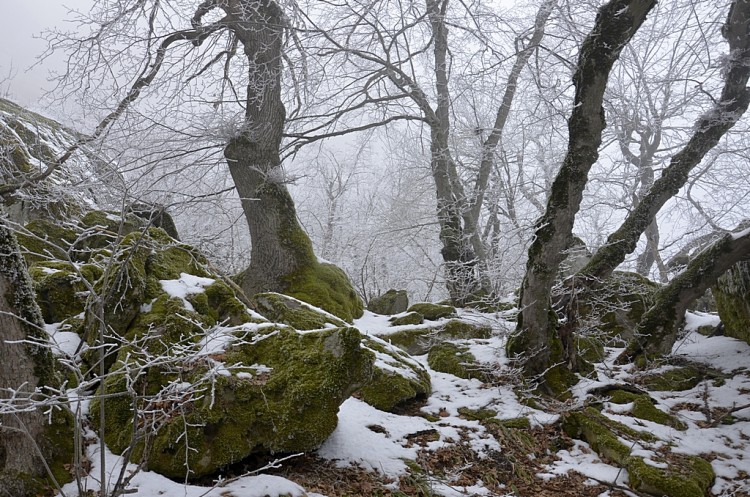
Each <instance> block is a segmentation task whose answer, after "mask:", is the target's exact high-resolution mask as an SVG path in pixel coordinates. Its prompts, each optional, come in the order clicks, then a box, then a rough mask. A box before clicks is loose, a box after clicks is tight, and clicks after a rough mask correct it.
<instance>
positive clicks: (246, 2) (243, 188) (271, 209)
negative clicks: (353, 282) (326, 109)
mask: <svg viewBox="0 0 750 497" xmlns="http://www.w3.org/2000/svg"><path fill="white" fill-rule="evenodd" d="M220 5H221V8H222V9H223V10H224V12H225V13H226V14H227V20H226V22H227V24H228V25H229V26H230V27H231V29H232V31H233V32H234V34H235V36H236V37H237V38H238V40H239V41H240V43H241V44H242V47H243V49H244V54H245V57H246V58H247V61H248V64H249V68H248V84H247V100H246V112H245V122H244V125H243V129H242V132H241V134H240V135H239V136H236V137H234V138H232V139H231V140H230V141H229V143H228V144H227V147H226V148H225V150H224V155H225V156H226V158H227V162H228V163H229V171H230V173H231V174H232V179H233V180H234V183H235V186H236V188H237V193H238V194H239V196H240V199H241V202H242V209H243V211H244V213H245V218H246V220H247V223H248V226H249V228H250V236H251V240H252V252H251V259H250V267H249V268H248V269H247V270H246V271H245V272H244V273H243V277H242V284H241V286H242V288H243V290H244V291H245V292H246V293H247V294H248V295H253V294H255V293H258V292H263V291H276V292H280V291H283V290H284V289H285V286H286V283H285V281H284V277H285V276H287V275H289V274H291V273H294V272H296V271H298V270H299V269H300V268H301V267H303V266H306V265H311V264H314V263H315V262H316V259H315V255H314V253H313V250H312V244H311V243H310V239H309V238H308V236H307V234H305V232H304V230H303V229H302V227H301V226H300V225H299V222H298V221H297V214H296V210H295V208H294V202H293V200H292V198H291V196H290V194H289V191H288V190H287V187H286V184H285V178H284V172H283V169H282V167H281V159H280V155H279V147H280V144H281V139H282V133H283V129H284V120H285V116H286V112H285V109H284V104H283V103H282V101H281V72H282V49H283V47H282V43H283V34H284V27H285V25H286V22H285V17H284V14H283V11H282V10H281V8H280V7H279V6H278V5H277V4H276V3H275V2H274V1H272V0H261V1H250V0H229V1H228V2H226V3H221V4H220Z"/></svg>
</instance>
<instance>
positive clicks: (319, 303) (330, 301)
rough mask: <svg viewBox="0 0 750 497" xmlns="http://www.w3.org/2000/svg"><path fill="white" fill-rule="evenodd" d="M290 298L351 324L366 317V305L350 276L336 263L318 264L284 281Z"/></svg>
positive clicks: (286, 292) (285, 291) (304, 268)
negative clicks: (364, 314)
mask: <svg viewBox="0 0 750 497" xmlns="http://www.w3.org/2000/svg"><path fill="white" fill-rule="evenodd" d="M284 279H285V280H286V283H287V287H286V289H285V290H284V293H285V294H286V295H289V296H291V297H294V298H296V299H299V300H302V301H304V302H307V303H308V304H311V305H314V306H315V307H320V308H321V309H323V310H325V311H327V312H330V313H331V314H333V315H334V316H338V317H339V318H341V319H343V320H344V321H346V322H349V323H351V322H352V321H353V320H354V319H357V318H360V317H362V314H363V313H364V310H365V304H364V302H363V301H362V299H361V298H360V297H359V295H358V294H357V292H356V291H355V290H354V287H353V286H352V284H351V282H350V281H349V278H348V277H347V276H346V273H344V271H342V270H341V269H340V268H338V267H336V266H334V265H333V264H327V263H314V264H310V265H307V266H304V267H303V268H302V269H300V270H299V271H298V272H296V273H294V274H290V275H288V276H286V277H285V278H284Z"/></svg>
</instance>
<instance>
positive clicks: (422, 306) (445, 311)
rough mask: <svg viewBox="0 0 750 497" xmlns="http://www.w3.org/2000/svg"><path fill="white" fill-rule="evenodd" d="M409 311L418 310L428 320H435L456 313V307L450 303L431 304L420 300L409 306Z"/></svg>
mask: <svg viewBox="0 0 750 497" xmlns="http://www.w3.org/2000/svg"><path fill="white" fill-rule="evenodd" d="M408 310H409V312H418V313H420V314H421V315H422V316H424V318H425V319H426V320H428V321H437V320H438V319H441V318H447V317H452V316H455V315H456V308H455V307H453V306H451V305H441V304H432V303H430V302H420V303H417V304H414V305H412V306H411V307H409V309H408Z"/></svg>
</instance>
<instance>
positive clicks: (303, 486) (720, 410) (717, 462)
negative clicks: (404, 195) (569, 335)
mask: <svg viewBox="0 0 750 497" xmlns="http://www.w3.org/2000/svg"><path fill="white" fill-rule="evenodd" d="M476 316H477V319H480V320H482V321H484V322H486V321H487V320H488V319H491V320H493V323H494V329H495V334H494V336H493V337H492V338H491V339H487V340H473V341H472V342H471V344H470V346H471V352H472V353H473V354H474V355H475V356H476V357H477V359H478V361H479V362H480V363H481V364H482V368H483V370H485V371H486V372H488V373H491V374H490V376H489V377H488V378H490V380H489V381H486V382H481V381H479V380H475V379H470V380H466V379H461V378H458V377H455V376H452V375H449V374H445V373H439V372H436V371H432V370H429V369H428V370H429V372H430V374H431V377H432V387H433V392H432V394H431V395H430V397H429V398H427V399H424V400H423V401H421V402H418V403H414V404H411V405H409V406H405V407H404V408H403V409H402V410H401V411H400V412H398V413H395V414H394V413H385V412H382V411H378V410H377V409H375V408H373V407H371V406H369V405H368V404H366V403H364V402H362V401H361V400H358V399H356V398H350V399H348V400H347V401H346V402H344V404H343V405H342V406H341V408H340V411H339V425H338V427H337V428H336V431H335V432H334V433H333V434H332V435H331V437H330V438H329V439H328V440H327V441H326V442H325V444H324V445H323V446H322V447H321V448H320V449H319V450H318V451H316V452H313V453H308V454H303V455H291V456H290V457H289V458H288V459H286V460H284V461H281V462H277V461H275V460H273V459H271V458H269V459H266V460H261V459H259V460H255V461H245V462H244V463H243V464H241V465H238V466H237V467H235V468H232V470H231V472H230V473H228V474H227V476H226V479H225V480H223V481H219V482H213V483H214V485H213V486H211V482H207V485H206V486H198V485H186V484H184V483H177V482H173V481H171V480H168V479H166V478H164V477H162V476H159V475H156V474H154V473H149V472H147V471H140V472H138V473H137V474H135V476H134V477H133V479H132V481H131V484H130V487H131V489H132V490H133V491H136V492H135V495H138V496H139V497H157V496H184V497H266V496H268V497H276V496H294V497H298V496H299V497H304V496H309V497H344V496H382V497H391V496H392V497H405V496H410V497H411V496H420V497H429V496H443V497H458V496H505V495H518V496H524V497H525V496H529V497H531V496H540V497H546V496H568V495H570V496H576V497H589V496H591V497H597V496H598V497H620V496H632V495H637V496H640V495H645V494H642V493H640V492H637V491H634V490H632V489H631V488H630V487H629V479H628V472H627V471H626V470H624V469H621V468H618V467H615V466H613V465H610V464H608V463H607V462H605V461H603V460H601V459H600V458H599V457H598V456H597V454H596V453H595V452H594V451H593V450H592V449H591V448H590V446H589V445H588V444H587V443H585V442H583V441H580V440H574V439H571V438H570V437H569V436H568V435H566V434H565V433H564V432H563V430H562V428H561V423H560V422H559V421H560V419H561V417H563V416H565V414H566V413H568V412H571V411H573V410H575V409H581V408H582V407H584V406H586V405H588V404H590V403H592V396H591V392H592V390H595V389H599V390H601V387H603V386H606V385H612V384H617V385H622V384H628V385H632V386H636V387H637V388H639V389H643V390H648V388H647V386H646V385H645V384H644V378H646V376H647V375H650V377H652V378H653V376H654V374H653V373H654V372H656V373H657V374H660V372H664V371H668V370H669V369H670V368H672V367H674V366H673V365H674V364H681V365H684V364H686V363H690V364H693V365H696V366H697V367H699V368H703V370H704V371H711V372H712V373H711V374H707V375H705V379H704V380H703V381H700V382H698V383H697V385H695V386H693V387H692V388H688V389H685V390H682V391H653V390H649V394H650V395H651V397H652V399H653V401H654V402H655V405H656V407H657V408H658V409H660V410H661V411H663V412H666V413H670V414H671V415H673V416H675V417H676V418H677V419H679V421H680V422H681V425H682V428H684V429H676V428H673V427H670V426H665V425H663V424H657V423H654V422H651V421H646V420H643V419H638V418H635V417H632V416H629V415H627V412H626V411H627V409H628V406H627V405H620V404H613V403H610V402H607V399H606V398H605V399H603V400H602V399H598V401H599V405H600V406H601V407H602V411H601V412H602V414H604V415H605V416H607V417H609V418H611V419H613V420H616V421H618V422H619V423H623V424H625V425H627V426H629V427H631V428H633V429H635V430H639V431H645V432H649V433H651V434H653V435H655V436H657V437H658V438H659V440H660V441H661V442H660V444H659V445H658V446H648V447H646V446H644V447H637V449H638V450H639V451H640V454H641V455H643V457H645V458H646V459H647V460H648V459H649V454H652V455H653V454H655V452H654V451H657V452H660V453H661V455H663V456H664V457H667V458H668V457H672V456H673V455H678V454H690V455H698V456H701V457H702V458H704V459H706V460H707V461H709V462H710V463H711V465H712V467H713V470H714V472H715V473H716V480H715V481H714V483H713V485H712V487H711V489H710V492H711V494H712V495H716V496H735V497H748V496H750V346H749V345H747V344H745V343H744V342H741V341H738V340H735V339H732V338H728V337H724V336H715V337H706V336H703V335H700V334H698V333H696V332H695V331H694V330H695V329H697V328H698V327H699V326H704V325H706V324H709V325H711V324H718V318H716V317H715V316H711V315H696V314H691V315H689V316H688V326H687V330H688V331H686V333H685V335H684V336H683V337H682V338H681V340H680V341H679V342H678V343H677V344H676V346H675V348H674V350H673V354H672V356H671V357H670V358H668V361H667V362H665V363H664V365H661V366H660V368H659V369H655V370H654V369H652V370H650V371H643V370H636V369H634V368H633V367H632V366H615V365H614V364H613V360H614V358H615V357H616V356H617V355H618V353H619V350H620V349H616V348H607V349H605V350H606V358H605V360H604V361H603V362H601V363H599V364H597V365H596V368H597V369H596V372H595V374H594V375H592V376H593V378H588V379H583V380H581V382H580V383H579V384H578V385H577V386H576V387H575V389H574V392H573V397H572V398H571V399H569V400H568V401H566V402H554V401H550V400H545V399H541V398H535V399H534V400H533V401H532V402H529V401H528V398H527V397H526V395H524V394H519V392H522V391H523V389H522V388H521V384H520V383H519V381H518V379H517V375H515V374H514V371H513V370H512V369H511V368H510V364H509V361H508V360H507V358H506V357H505V355H504V345H505V341H506V339H507V336H508V333H509V331H510V330H511V329H512V325H511V323H509V322H507V321H504V320H503V319H502V318H500V317H498V316H489V315H476ZM461 317H462V318H463V319H470V318H471V317H472V315H471V313H464V314H463V315H462V316H461ZM383 319H385V318H383ZM379 320H381V317H378V316H376V315H372V314H369V313H368V314H366V316H365V318H363V319H362V320H359V321H358V322H357V323H355V325H356V326H358V327H359V328H360V330H361V331H362V332H363V333H368V332H371V331H372V330H380V329H381V328H382V327H383V326H384V325H383V323H384V322H385V321H383V323H381V322H380V321H379ZM416 359H417V360H419V361H420V362H422V363H423V364H425V367H427V365H426V362H427V361H426V356H422V357H417V358H416ZM530 405H533V406H534V407H533V408H532V407H530ZM630 408H632V406H630ZM522 418H523V419H525V420H528V424H527V425H526V423H525V422H519V419H522ZM89 451H90V454H89V457H90V459H91V461H92V463H93V466H94V467H92V472H91V474H92V475H96V474H98V470H97V467H96V466H97V464H98V461H99V456H98V446H97V445H96V444H94V445H91V446H90V449H89ZM678 457H679V456H678ZM107 458H108V466H109V467H110V468H111V472H112V474H113V475H116V474H117V473H118V471H119V468H118V464H117V463H118V458H117V456H114V455H112V454H110V453H108V454H107ZM654 464H656V463H654ZM271 466H272V467H271ZM259 467H262V468H264V469H263V470H262V472H261V473H253V471H254V470H255V469H256V468H259ZM129 469H130V470H132V471H137V469H136V468H135V466H133V467H132V468H129ZM89 478H90V479H91V478H93V476H92V477H89ZM84 484H85V485H90V487H89V488H95V487H98V484H97V483H96V482H95V481H94V480H93V479H92V480H91V481H88V482H84ZM63 490H66V495H75V491H74V488H73V487H72V486H71V485H69V486H66V487H65V488H64V489H63Z"/></svg>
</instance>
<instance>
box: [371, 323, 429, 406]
mask: <svg viewBox="0 0 750 497" xmlns="http://www.w3.org/2000/svg"><path fill="white" fill-rule="evenodd" d="M362 346H363V347H364V348H366V349H367V350H369V351H371V352H372V353H373V354H375V366H374V372H373V376H372V379H371V380H370V381H369V382H368V383H367V384H366V385H365V386H364V387H362V388H361V389H360V390H359V392H358V395H359V396H360V397H361V399H362V400H364V401H365V402H367V403H368V404H370V405H371V406H373V407H374V408H376V409H379V410H381V411H387V412H393V411H394V409H396V408H398V407H400V406H402V405H404V404H406V403H409V402H412V401H417V400H421V399H426V398H427V397H428V396H429V395H430V393H431V391H432V387H431V384H430V375H429V373H428V372H427V370H426V369H425V368H424V366H422V365H421V364H420V363H418V362H417V361H415V360H414V359H413V358H412V357H411V356H409V355H408V354H406V353H405V352H404V351H402V350H401V349H399V348H397V347H394V346H393V345H391V344H390V343H388V342H386V341H385V340H381V339H379V338H377V337H372V336H365V337H364V338H363V339H362Z"/></svg>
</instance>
